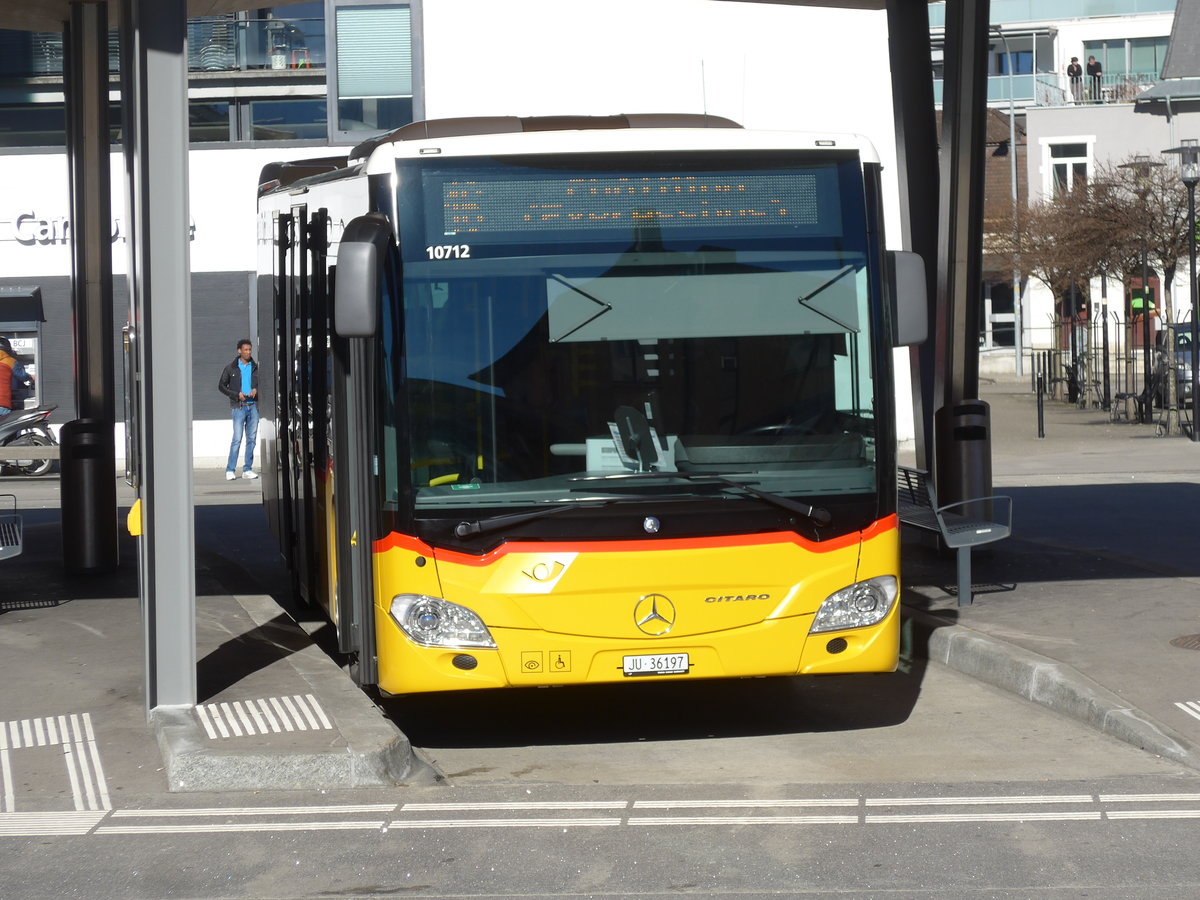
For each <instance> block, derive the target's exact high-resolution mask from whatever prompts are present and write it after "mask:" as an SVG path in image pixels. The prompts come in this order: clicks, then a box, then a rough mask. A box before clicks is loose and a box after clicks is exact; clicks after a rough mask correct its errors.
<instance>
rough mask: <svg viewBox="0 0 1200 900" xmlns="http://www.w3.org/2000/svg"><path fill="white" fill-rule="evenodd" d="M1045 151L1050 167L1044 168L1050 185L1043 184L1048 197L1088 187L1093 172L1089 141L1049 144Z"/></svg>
mask: <svg viewBox="0 0 1200 900" xmlns="http://www.w3.org/2000/svg"><path fill="white" fill-rule="evenodd" d="M1044 150H1045V153H1046V162H1047V163H1048V165H1045V166H1043V171H1044V172H1046V173H1047V176H1048V183H1045V184H1043V191H1044V193H1045V194H1046V195H1047V196H1048V197H1057V196H1059V195H1060V194H1066V193H1070V192H1071V191H1073V190H1076V189H1078V188H1082V187H1086V186H1087V183H1088V178H1089V176H1090V172H1091V146H1090V143H1089V142H1088V141H1070V142H1062V143H1054V144H1047V145H1046V146H1045V148H1044Z"/></svg>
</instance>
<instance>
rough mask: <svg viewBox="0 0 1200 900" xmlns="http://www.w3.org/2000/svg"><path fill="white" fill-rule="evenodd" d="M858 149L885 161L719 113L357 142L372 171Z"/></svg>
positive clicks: (448, 125)
mask: <svg viewBox="0 0 1200 900" xmlns="http://www.w3.org/2000/svg"><path fill="white" fill-rule="evenodd" d="M684 149H687V150H826V149H840V150H854V151H857V152H858V154H859V156H860V158H861V159H862V160H863V161H864V162H873V163H877V162H879V156H878V154H877V153H876V151H875V148H874V146H873V145H872V144H871V142H870V141H869V140H868V139H867V138H865V137H863V136H862V135H858V134H847V133H828V132H824V133H816V132H797V131H755V130H750V129H744V128H742V127H741V126H739V125H738V124H737V123H735V122H733V121H731V120H729V119H724V118H721V117H719V116H704V115H671V114H664V115H629V116H598V117H567V116H547V117H537V118H527V119H521V118H517V117H515V116H504V117H495V118H471V119H436V120H432V121H430V122H414V123H413V124H412V125H406V126H404V127H403V128H400V129H397V130H396V131H394V132H391V133H389V134H387V135H383V136H382V137H380V138H375V139H373V140H371V141H367V142H365V143H363V144H360V145H359V146H358V147H355V148H354V150H352V151H351V153H350V161H351V163H354V162H357V161H365V163H366V165H365V167H364V168H365V171H366V173H367V174H369V175H374V174H386V173H390V172H393V171H395V163H396V160H397V159H406V158H411V157H418V156H431V155H444V156H479V155H493V154H494V155H506V154H516V153H595V152H637V151H654V150H684Z"/></svg>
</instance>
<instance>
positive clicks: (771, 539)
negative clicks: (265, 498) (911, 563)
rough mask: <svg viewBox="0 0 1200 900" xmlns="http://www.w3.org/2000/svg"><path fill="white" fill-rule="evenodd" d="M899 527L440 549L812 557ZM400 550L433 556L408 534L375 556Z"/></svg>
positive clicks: (457, 555)
mask: <svg viewBox="0 0 1200 900" xmlns="http://www.w3.org/2000/svg"><path fill="white" fill-rule="evenodd" d="M897 527H899V520H898V519H897V517H896V516H895V515H890V516H884V517H883V518H882V519H879V520H878V521H875V522H872V523H871V524H870V525H868V526H867V527H866V528H864V529H863V530H862V531H861V532H851V533H850V534H844V535H842V536H840V537H836V538H833V539H831V540H828V541H810V540H807V539H806V538H803V537H801V536H800V535H798V534H794V533H792V532H790V531H774V532H769V533H767V534H745V535H732V536H719V537H708V538H679V539H674V540H661V541H629V540H625V541H587V542H582V541H581V542H572V543H552V542H549V541H525V542H518V541H513V542H510V543H505V544H501V545H500V546H499V547H497V548H496V549H494V550H492V551H490V552H488V553H485V554H484V555H483V556H475V555H473V554H470V553H463V552H461V551H457V550H445V549H440V548H439V549H438V550H437V555H438V558H440V559H444V560H447V561H451V560H452V561H453V562H455V563H458V564H459V565H465V566H490V565H491V564H492V563H494V562H495V561H496V560H497V559H499V558H500V557H502V556H506V555H508V554H510V553H622V552H633V551H647V550H719V549H723V548H727V547H760V546H766V545H768V544H796V545H798V546H800V547H803V548H804V549H805V550H807V551H809V552H810V553H830V552H833V551H835V550H842V549H845V548H846V547H852V546H854V545H855V544H857V543H858V542H859V541H860V540H864V541H865V540H871V539H872V538H876V537H879V536H880V535H882V534H886V533H887V532H889V531H895V530H896V528H897ZM393 549H401V550H410V551H412V552H414V553H420V554H422V555H424V556H432V555H433V554H434V548H432V547H431V546H429V545H428V544H426V543H425V542H423V541H421V540H418V539H417V538H415V537H412V536H410V535H407V534H400V533H398V532H395V531H393V532H392V533H391V534H389V535H388V536H387V537H384V538H381V539H380V540H378V541H376V542H375V544H374V550H375V552H376V553H383V552H385V551H387V550H393Z"/></svg>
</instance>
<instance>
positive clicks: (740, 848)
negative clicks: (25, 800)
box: [0, 476, 1200, 900]
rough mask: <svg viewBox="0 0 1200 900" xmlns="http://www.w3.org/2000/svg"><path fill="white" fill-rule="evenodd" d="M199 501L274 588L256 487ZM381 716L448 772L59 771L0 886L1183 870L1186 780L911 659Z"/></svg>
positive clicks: (271, 893)
mask: <svg viewBox="0 0 1200 900" xmlns="http://www.w3.org/2000/svg"><path fill="white" fill-rule="evenodd" d="M51 479H53V476H51ZM7 481H8V480H7V479H6V482H7ZM52 483H53V482H52V480H47V479H43V480H41V481H40V482H39V483H38V484H36V485H32V486H28V485H27V486H26V487H27V488H28V490H30V491H42V492H47V493H49V490H50V486H51V484H52ZM8 489H9V487H8V484H5V485H0V492H2V491H4V490H8ZM198 496H199V497H200V500H199V502H200V503H201V505H200V506H198V508H197V512H196V536H197V562H198V567H199V569H200V570H201V574H202V575H205V576H208V577H212V578H214V579H215V580H216V581H219V582H220V583H221V584H222V585H223V586H224V587H225V589H227V590H228V591H230V592H235V593H236V592H246V593H272V594H276V595H277V596H281V595H280V592H281V591H286V575H285V573H283V572H282V571H281V570H280V568H279V567H278V566H277V565H276V564H275V563H274V557H273V550H272V547H271V542H270V539H269V537H268V536H267V534H266V531H265V526H264V522H263V517H262V512H261V509H260V508H259V507H258V506H257V505H256V504H255V503H254V502H253V497H252V496H250V495H247V494H246V488H245V487H244V486H242V485H241V484H240V483H238V484H237V485H235V486H234V487H231V488H228V489H224V490H222V489H221V487H220V486H217V487H215V488H213V489H212V491H208V489H207V488H206V489H205V490H204V491H198ZM211 501H215V502H211ZM29 505H30V504H28V503H23V508H28V506H29ZM47 505H50V504H47ZM52 514H53V513H52V512H51V511H47V512H46V513H45V515H52ZM30 515H33V513H30ZM202 580H203V579H201V581H202ZM6 589H12V587H11V586H6ZM281 598H282V597H281ZM3 626H4V623H3V621H0V631H2V629H3ZM315 626H316V623H315V622H314V623H310V625H309V627H310V629H312V628H315ZM0 637H2V635H0ZM0 643H2V642H0ZM382 707H383V709H384V710H385V711H386V712H387V713H388V714H389V715H390V716H392V717H393V718H394V719H395V721H396V722H397V723H398V724H399V725H400V727H401V728H402V729H403V730H404V731H405V732H406V733H407V734H408V735H409V736H410V738H411V739H412V740H413V743H414V745H416V746H417V747H418V748H419V750H420V753H421V754H422V756H423V757H424V758H425V759H426V760H427V762H428V765H429V771H430V772H432V773H434V774H435V776H436V777H435V778H430V779H426V780H425V781H424V782H422V783H419V784H416V783H415V784H413V785H409V786H400V787H396V788H393V789H387V790H370V791H356V792H343V793H338V794H330V793H322V792H312V793H309V792H293V793H273V794H265V793H262V794H260V793H254V794H244V793H236V794H234V793H230V794H208V795H201V794H169V793H167V792H166V791H165V787H163V788H155V787H154V785H156V784H159V783H160V782H159V780H158V779H156V778H154V777H148V778H143V779H140V780H138V782H137V783H136V785H134V784H129V785H126V784H121V783H119V782H112V783H109V784H108V786H107V787H108V789H109V791H110V796H111V807H112V808H111V809H105V810H102V811H96V812H86V813H79V812H75V811H74V810H72V807H71V803H70V801H69V791H68V790H67V788H66V787H65V786H64V787H63V788H60V791H61V792H62V793H59V794H53V795H51V794H47V795H46V796H44V797H40V798H38V800H39V804H38V805H37V807H36V808H37V810H38V811H37V812H31V813H29V814H24V817H23V818H22V815H23V814H9V815H8V816H7V817H4V818H3V821H0V895H2V896H4V897H5V898H15V900H20V898H50V897H53V898H59V897H72V896H74V897H87V898H97V900H103V898H161V897H183V898H189V897H192V898H200V897H204V898H226V897H228V898H243V897H251V898H298V897H364V898H365V897H380V896H416V897H531V898H532V897H564V896H567V897H647V898H650V897H667V896H679V895H704V896H715V897H739V898H744V897H775V896H816V895H836V896H840V897H922V896H929V897H972V896H978V897H1083V896H1087V897H1111V898H1117V897H1120V898H1130V897H1155V898H1158V897H1165V896H1191V895H1193V894H1194V893H1195V892H1196V885H1197V883H1198V879H1197V877H1196V875H1195V872H1194V853H1193V852H1192V850H1193V848H1194V846H1195V843H1196V835H1197V832H1196V829H1197V826H1198V821H1197V820H1200V777H1198V776H1197V774H1196V773H1195V772H1192V771H1188V770H1183V769H1181V768H1180V767H1178V766H1176V765H1174V764H1172V763H1170V762H1168V761H1165V760H1162V759H1157V758H1154V757H1153V756H1150V755H1148V754H1146V753H1143V752H1141V751H1139V750H1137V749H1134V748H1132V747H1130V746H1128V745H1126V744H1123V743H1119V742H1117V741H1115V740H1113V739H1111V738H1108V737H1106V736H1104V735H1102V734H1100V733H1098V732H1096V731H1095V730H1093V729H1091V728H1088V727H1087V726H1084V725H1081V724H1078V723H1076V722H1074V721H1072V720H1068V719H1065V718H1062V717H1060V716H1057V715H1055V714H1054V713H1052V712H1049V711H1047V710H1045V709H1042V708H1040V707H1037V706H1034V705H1031V704H1029V703H1027V702H1025V701H1023V700H1021V699H1019V698H1016V697H1014V696H1013V695H1010V694H1007V693H1005V692H1002V691H999V690H996V689H993V688H990V687H988V686H986V685H983V684H981V683H979V682H976V681H973V680H972V679H969V678H967V677H965V676H963V675H961V674H959V673H956V672H953V671H951V670H948V669H945V668H942V667H940V666H937V665H932V664H927V663H925V662H924V661H923V660H921V659H920V658H919V657H918V658H914V659H911V660H909V661H908V663H907V664H906V666H905V669H904V671H902V672H900V673H897V674H894V675H872V676H855V677H850V678H828V679H816V678H814V679H753V680H745V681H732V682H713V683H707V684H706V683H690V684H671V683H657V684H643V685H637V686H633V688H632V689H631V688H630V686H614V687H595V688H587V689H578V690H577V689H567V688H561V689H546V690H529V691H510V692H488V693H473V694H462V695H437V696H426V697H415V698H407V699H402V700H387V701H384V702H383V703H382ZM3 718H4V716H2V715H0V719H3ZM30 758H32V759H34V763H33V765H35V766H36V765H45V766H47V767H50V766H61V764H62V763H61V756H59V757H58V758H53V759H52V758H51V754H50V753H49V751H47V753H46V755H45V758H44V759H43V758H40V757H36V756H35V757H30ZM113 768H114V769H116V768H117V767H115V766H114V767H113ZM60 782H61V779H60ZM47 783H49V782H47ZM147 785H149V786H150V787H147Z"/></svg>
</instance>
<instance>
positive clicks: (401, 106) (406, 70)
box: [329, 0, 413, 142]
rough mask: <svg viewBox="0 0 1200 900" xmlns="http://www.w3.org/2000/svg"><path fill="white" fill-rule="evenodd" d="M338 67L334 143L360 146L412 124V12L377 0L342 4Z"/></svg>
mask: <svg viewBox="0 0 1200 900" xmlns="http://www.w3.org/2000/svg"><path fill="white" fill-rule="evenodd" d="M332 18H333V33H334V41H335V44H336V47H337V52H336V62H335V65H334V66H333V67H331V69H330V70H329V93H330V95H331V96H333V97H336V98H337V106H336V109H337V118H336V121H334V122H333V123H332V127H331V129H330V139H331V140H334V141H340V142H346V141H359V140H362V139H363V138H365V137H368V136H370V135H371V134H378V133H380V132H383V131H390V130H391V129H393V128H399V127H400V126H402V125H407V124H408V123H409V122H411V121H412V115H413V104H412V98H413V65H412V10H411V9H410V8H409V7H408V5H407V4H396V3H380V2H377V0H360V2H356V3H351V2H349V0H346V2H339V3H337V4H335V6H334V8H333V12H332Z"/></svg>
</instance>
